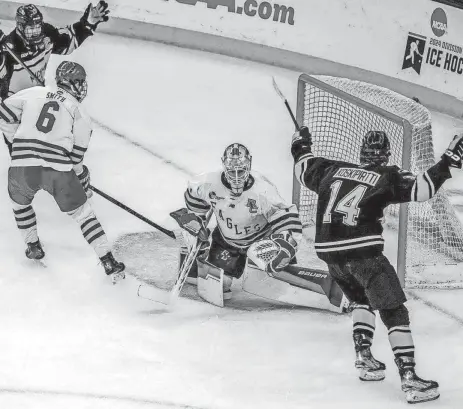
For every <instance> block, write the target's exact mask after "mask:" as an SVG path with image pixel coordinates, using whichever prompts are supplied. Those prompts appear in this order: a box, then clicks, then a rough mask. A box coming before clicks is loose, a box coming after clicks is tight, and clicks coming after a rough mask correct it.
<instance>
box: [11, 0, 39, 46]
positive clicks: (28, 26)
mask: <svg viewBox="0 0 463 409" xmlns="http://www.w3.org/2000/svg"><path fill="white" fill-rule="evenodd" d="M16 31H17V33H18V34H19V36H20V37H21V38H22V40H23V41H24V43H25V44H26V46H27V47H33V48H36V47H39V46H40V45H42V44H43V40H44V38H45V35H44V31H43V15H42V13H41V12H40V10H39V9H38V8H37V7H36V6H34V5H33V4H27V5H25V6H21V7H19V8H18V10H17V11H16Z"/></svg>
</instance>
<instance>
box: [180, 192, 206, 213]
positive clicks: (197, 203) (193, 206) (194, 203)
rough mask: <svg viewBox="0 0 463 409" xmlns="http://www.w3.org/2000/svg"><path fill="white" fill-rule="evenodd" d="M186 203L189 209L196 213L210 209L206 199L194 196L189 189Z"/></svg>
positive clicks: (186, 193)
mask: <svg viewBox="0 0 463 409" xmlns="http://www.w3.org/2000/svg"><path fill="white" fill-rule="evenodd" d="M185 204H186V207H187V208H188V210H191V211H192V212H195V213H205V212H207V211H208V210H209V209H210V206H209V204H208V203H207V202H206V201H205V200H202V199H198V198H197V197H194V196H192V195H191V193H190V191H189V190H188V189H187V190H186V191H185Z"/></svg>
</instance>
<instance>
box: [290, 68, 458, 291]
mask: <svg viewBox="0 0 463 409" xmlns="http://www.w3.org/2000/svg"><path fill="white" fill-rule="evenodd" d="M297 116H298V122H299V123H303V124H304V125H306V126H308V127H309V129H310V132H311V133H312V136H313V140H314V145H313V151H314V154H315V155H318V156H323V157H327V158H331V159H337V160H343V161H349V162H353V163H358V160H359V152H360V144H361V140H362V137H363V135H365V133H366V132H367V131H369V130H372V129H380V130H384V131H386V132H387V134H388V136H389V137H390V142H391V149H392V155H391V158H390V162H389V163H390V164H395V165H398V166H400V167H402V168H405V169H409V170H410V171H412V172H414V173H419V172H421V171H424V170H426V169H427V168H429V167H430V166H432V165H433V164H434V163H435V159H434V149H433V141H432V128H431V116H430V112H429V111H428V110H427V109H426V108H424V107H423V106H422V105H420V104H418V103H415V102H414V101H412V100H411V99H409V98H407V97H404V96H402V95H400V94H397V93H395V92H393V91H391V90H388V89H386V88H382V87H378V86H375V85H372V84H367V83H364V82H360V81H352V80H349V79H345V78H338V77H326V76H317V78H314V77H311V76H308V75H305V74H303V75H301V76H300V78H299V85H298V107H297ZM293 201H294V203H296V204H297V205H298V207H299V211H300V214H301V218H302V221H303V224H304V233H305V237H306V239H307V241H308V247H309V250H308V252H309V253H310V254H311V255H314V254H315V250H314V248H313V231H314V224H315V215H316V207H317V195H316V194H315V193H313V192H311V191H309V190H308V189H306V188H303V187H301V186H300V184H299V183H298V182H297V181H294V189H293ZM384 237H385V240H386V247H385V253H386V255H387V256H388V258H389V259H390V261H391V262H392V263H393V264H394V259H396V260H397V271H398V274H399V277H400V278H401V281H402V283H403V284H404V285H405V286H406V287H409V288H418V287H422V288H423V287H424V288H431V287H439V288H454V287H456V288H459V287H463V268H462V267H463V264H462V263H463V227H462V225H461V223H460V221H459V219H458V217H457V215H456V213H455V211H454V209H453V207H452V206H451V204H450V202H449V199H448V196H447V193H446V191H445V189H441V190H440V191H439V192H438V193H437V194H436V195H435V196H434V198H432V199H431V200H429V201H427V202H423V203H410V204H408V205H392V206H389V207H388V208H387V209H386V212H385V223H384ZM310 260H311V261H312V262H314V260H315V257H312V258H311V259H310Z"/></svg>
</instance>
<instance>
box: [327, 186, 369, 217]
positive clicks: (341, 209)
mask: <svg viewBox="0 0 463 409" xmlns="http://www.w3.org/2000/svg"><path fill="white" fill-rule="evenodd" d="M342 183H343V181H342V180H337V181H336V182H334V183H333V184H332V185H331V186H330V189H331V195H330V200H329V202H328V206H327V207H326V211H325V214H324V215H323V223H331V215H332V212H333V211H334V212H336V213H341V214H342V215H343V220H342V222H343V223H344V224H345V225H347V226H356V225H357V219H358V217H359V214H360V208H359V207H358V204H359V203H360V201H361V200H362V198H363V195H364V194H365V192H366V191H367V189H368V187H367V186H365V185H358V186H356V187H355V188H354V189H352V190H351V191H350V192H349V193H347V194H346V195H345V196H344V197H342V198H341V199H339V198H338V194H339V191H340V190H341V186H342ZM335 205H336V207H335ZM333 207H334V210H333Z"/></svg>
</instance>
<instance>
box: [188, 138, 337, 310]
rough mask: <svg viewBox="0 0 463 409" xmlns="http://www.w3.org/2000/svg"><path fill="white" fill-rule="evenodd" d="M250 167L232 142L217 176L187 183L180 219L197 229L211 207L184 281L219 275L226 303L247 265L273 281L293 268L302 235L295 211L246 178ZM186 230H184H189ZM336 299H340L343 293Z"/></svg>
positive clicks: (269, 187) (263, 182)
mask: <svg viewBox="0 0 463 409" xmlns="http://www.w3.org/2000/svg"><path fill="white" fill-rule="evenodd" d="M251 163H252V157H251V154H250V153H249V151H248V149H247V148H246V147H245V146H244V145H242V144H239V143H233V144H231V145H230V146H228V147H227V148H226V149H225V151H224V153H223V156H222V166H223V169H222V171H217V172H212V173H207V174H204V175H200V176H199V177H197V178H196V179H194V180H193V181H191V182H190V183H189V184H188V188H187V190H186V192H185V203H186V207H187V209H188V211H189V213H188V214H185V215H184V220H185V223H186V224H188V221H190V222H193V223H196V224H197V223H198V221H199V223H200V224H201V223H202V221H201V215H203V216H204V215H205V214H206V213H207V212H208V210H209V209H210V208H211V207H212V209H213V212H214V215H215V218H216V220H217V227H216V228H215V229H214V230H213V232H212V234H209V231H206V229H205V227H204V226H203V227H201V229H202V234H201V233H199V234H198V235H197V237H203V241H202V244H201V246H202V254H200V255H199V256H198V258H197V268H196V266H194V268H192V270H191V271H190V277H189V279H188V281H189V282H192V281H193V280H194V279H195V276H196V275H199V279H201V278H204V277H205V276H207V275H210V274H212V273H211V271H215V270H217V269H220V270H223V299H225V300H226V299H229V298H231V284H232V280H233V279H234V278H235V279H238V278H240V277H241V276H242V274H243V272H244V271H245V267H246V266H247V265H248V266H251V268H252V269H254V270H256V271H257V270H260V271H265V272H266V274H265V276H268V277H273V276H276V275H277V274H278V272H280V271H283V270H284V269H285V268H287V267H288V266H289V264H290V263H294V262H295V255H296V251H297V246H298V243H299V241H300V239H301V236H302V224H301V221H300V218H299V213H298V210H297V208H296V206H295V205H293V204H288V203H286V202H285V201H284V200H283V199H282V198H281V196H280V195H279V193H278V191H277V189H276V187H275V186H274V185H273V184H272V183H271V182H269V181H268V180H267V179H266V178H265V177H263V176H261V175H259V174H258V173H256V172H254V171H253V172H252V173H251ZM180 224H181V223H180ZM181 225H182V224H181ZM186 229H187V230H189V229H188V226H186ZM308 276H309V274H306V276H305V277H304V276H303V275H301V276H300V277H297V278H296V279H295V281H297V285H298V286H300V287H304V286H305V285H304V283H305V282H307V281H306V280H307V279H310V278H309V277H308ZM328 280H329V283H328V284H329V288H328V294H326V292H325V294H324V295H323V297H324V298H325V299H326V300H328V299H327V296H328V297H329V296H330V294H329V292H331V289H332V288H331V279H330V278H329V277H328ZM273 281H276V280H273ZM291 281H293V280H291ZM301 283H302V284H301ZM198 284H199V283H198ZM293 284H294V281H293ZM311 284H313V283H311ZM309 288H310V285H309V286H307V289H309ZM198 290H199V285H198ZM334 292H335V291H333V293H334ZM200 295H201V292H200ZM338 295H339V297H342V292H340V291H339V292H338ZM203 298H204V297H203ZM328 303H329V302H328Z"/></svg>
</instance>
